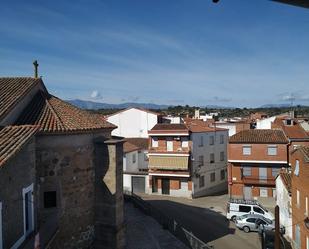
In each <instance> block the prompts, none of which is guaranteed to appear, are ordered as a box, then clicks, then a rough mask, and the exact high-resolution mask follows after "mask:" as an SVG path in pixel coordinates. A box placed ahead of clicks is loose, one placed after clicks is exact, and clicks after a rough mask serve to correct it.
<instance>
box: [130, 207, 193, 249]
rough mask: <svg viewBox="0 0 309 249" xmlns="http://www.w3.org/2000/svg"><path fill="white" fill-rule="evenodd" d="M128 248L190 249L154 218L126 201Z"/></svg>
mask: <svg viewBox="0 0 309 249" xmlns="http://www.w3.org/2000/svg"><path fill="white" fill-rule="evenodd" d="M125 222H126V247H125V248H126V249H170V248H173V249H174V248H175V249H188V247H187V246H186V245H184V244H183V243H182V242H181V241H179V240H178V239H177V238H176V237H174V236H173V235H172V234H171V233H170V232H169V231H168V230H164V229H163V228H162V227H161V226H160V225H159V224H158V223H157V222H156V221H155V220H154V219H153V218H151V217H149V216H147V215H145V214H143V213H142V212H140V211H139V210H138V209H137V208H135V207H134V206H133V204H132V203H131V202H125Z"/></svg>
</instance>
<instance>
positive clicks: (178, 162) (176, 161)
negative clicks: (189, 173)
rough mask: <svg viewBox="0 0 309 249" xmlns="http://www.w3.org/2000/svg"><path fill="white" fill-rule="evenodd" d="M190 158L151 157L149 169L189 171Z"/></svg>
mask: <svg viewBox="0 0 309 249" xmlns="http://www.w3.org/2000/svg"><path fill="white" fill-rule="evenodd" d="M188 163H189V157H183V156H181V157H180V156H150V157H149V168H152V169H171V170H187V169H188Z"/></svg>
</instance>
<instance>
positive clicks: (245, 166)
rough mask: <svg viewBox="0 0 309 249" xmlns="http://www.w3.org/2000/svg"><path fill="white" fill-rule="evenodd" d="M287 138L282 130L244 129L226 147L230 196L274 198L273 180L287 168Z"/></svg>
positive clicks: (231, 138)
mask: <svg viewBox="0 0 309 249" xmlns="http://www.w3.org/2000/svg"><path fill="white" fill-rule="evenodd" d="M288 142H289V141H288V139H287V137H286V136H285V134H284V132H283V131H282V130H246V131H241V132H239V133H236V134H235V135H233V136H232V137H230V140H229V146H228V181H229V194H230V196H231V197H233V198H245V199H252V198H255V197H273V196H275V194H276V193H275V178H276V176H277V174H278V173H279V171H280V170H281V169H282V168H287V167H288Z"/></svg>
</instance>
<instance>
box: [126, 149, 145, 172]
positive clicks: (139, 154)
mask: <svg viewBox="0 0 309 249" xmlns="http://www.w3.org/2000/svg"><path fill="white" fill-rule="evenodd" d="M147 152H148V151H147V150H141V151H137V150H136V151H132V152H129V153H125V155H124V157H123V171H127V172H139V169H147V168H148V160H146V156H145V155H147ZM134 155H135V158H136V161H135V162H134V163H133V156H134Z"/></svg>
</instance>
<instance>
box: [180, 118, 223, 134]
mask: <svg viewBox="0 0 309 249" xmlns="http://www.w3.org/2000/svg"><path fill="white" fill-rule="evenodd" d="M185 124H186V126H187V127H188V129H189V130H190V131H191V132H211V131H227V129H223V128H218V127H214V126H212V127H210V126H209V125H211V123H209V122H205V121H203V120H201V119H185Z"/></svg>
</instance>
